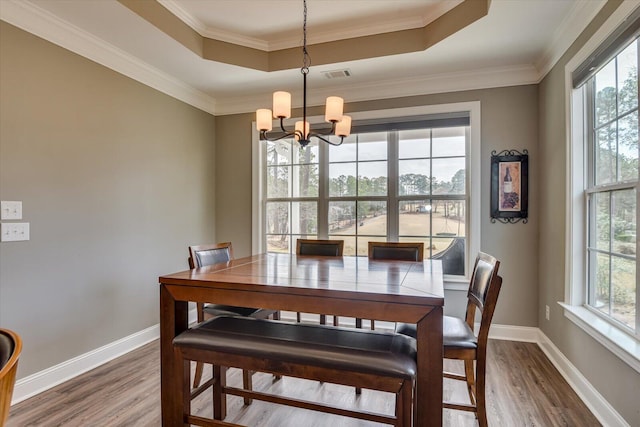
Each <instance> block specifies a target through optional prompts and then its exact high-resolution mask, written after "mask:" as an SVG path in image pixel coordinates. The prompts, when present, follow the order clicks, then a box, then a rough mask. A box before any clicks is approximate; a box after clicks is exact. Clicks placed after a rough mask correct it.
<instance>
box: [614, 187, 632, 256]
mask: <svg viewBox="0 0 640 427" xmlns="http://www.w3.org/2000/svg"><path fill="white" fill-rule="evenodd" d="M611 197H612V200H611V201H612V204H611V205H612V212H611V215H612V221H613V233H614V235H613V252H617V253H620V254H625V255H635V254H636V193H635V191H634V190H623V191H615V192H613V193H612V195H611Z"/></svg>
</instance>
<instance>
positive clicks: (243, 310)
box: [189, 242, 280, 405]
mask: <svg viewBox="0 0 640 427" xmlns="http://www.w3.org/2000/svg"><path fill="white" fill-rule="evenodd" d="M232 259H233V246H232V245H231V242H225V243H216V244H208V245H197V246H189V267H190V268H192V269H193V268H200V267H204V266H207V265H213V264H220V263H225V262H229V261H231V260H232ZM196 310H197V315H198V323H202V322H203V321H205V320H207V319H210V318H212V317H215V316H220V315H227V316H228V315H231V316H247V317H254V318H256V319H266V318H269V317H273V318H274V319H276V320H277V319H279V318H280V316H279V315H280V312H279V311H277V310H266V309H262V308H253V307H236V306H232V305H224V304H204V303H201V302H198V303H196ZM214 369H215V367H214ZM203 370H204V365H203V363H201V362H198V363H196V371H195V374H194V376H193V388H194V391H193V393H192V397H196V396H198V395H199V394H200V393H202V392H203V391H204V390H206V389H207V388H208V387H209V386H210V385H211V383H210V382H207V383H205V384H203V385H202V387H200V381H201V380H202V372H203ZM251 375H252V373H251V372H248V371H243V372H242V378H243V384H244V387H245V389H247V390H250V389H251V387H252V381H251ZM250 403H251V400H250V399H245V404H247V405H248V404H250Z"/></svg>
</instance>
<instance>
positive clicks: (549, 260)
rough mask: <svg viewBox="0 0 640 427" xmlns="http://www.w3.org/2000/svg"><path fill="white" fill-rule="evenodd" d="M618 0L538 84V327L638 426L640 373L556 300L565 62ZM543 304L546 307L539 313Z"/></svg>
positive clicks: (561, 287) (561, 274) (562, 211)
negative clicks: (546, 313)
mask: <svg viewBox="0 0 640 427" xmlns="http://www.w3.org/2000/svg"><path fill="white" fill-rule="evenodd" d="M619 3H620V2H619V1H610V2H608V3H607V4H606V5H605V7H604V8H603V9H602V10H601V12H600V13H599V14H598V16H597V17H596V18H595V19H594V20H593V22H592V23H591V25H590V26H589V27H588V28H587V29H586V30H585V32H584V33H583V34H582V35H581V36H580V38H579V39H578V40H577V41H576V42H575V43H574V45H573V46H572V47H571V48H570V49H569V50H568V51H567V52H566V53H565V55H564V56H563V57H562V58H561V59H560V61H558V63H557V64H556V66H555V67H554V68H553V70H551V72H550V73H549V74H548V75H547V76H546V77H545V79H544V80H543V81H542V82H541V84H540V85H539V86H540V92H539V93H540V95H539V96H540V163H541V164H544V165H546V166H545V173H544V174H541V175H540V180H541V182H540V188H541V191H540V209H539V212H540V251H539V261H538V263H539V271H540V273H539V274H540V277H539V285H538V286H539V289H540V299H539V302H538V313H539V319H540V324H539V327H540V329H542V331H543V332H544V333H545V335H547V336H548V337H549V338H550V339H551V340H552V341H553V343H554V344H555V345H556V346H557V347H558V348H559V349H560V351H562V353H563V354H564V355H565V356H566V357H567V358H568V359H569V360H570V361H571V363H572V364H573V365H574V366H576V367H577V368H578V369H579V370H580V372H581V373H582V374H583V375H584V376H585V377H586V379H587V380H588V381H589V382H590V383H591V384H592V385H593V386H594V387H595V388H596V389H597V391H598V392H599V393H600V394H602V396H603V397H604V398H605V399H606V400H607V401H608V402H609V403H610V404H611V405H612V406H613V407H614V408H615V410H616V411H618V413H619V414H620V415H621V416H623V417H624V419H625V420H626V421H627V422H628V423H629V424H630V425H632V426H640V405H638V402H639V401H638V393H639V391H640V374H639V373H638V372H636V371H635V370H633V369H632V368H630V367H629V366H628V365H627V364H626V363H624V362H622V361H621V360H620V359H619V358H618V357H617V356H615V355H614V354H613V353H611V352H610V351H609V350H608V349H606V348H604V347H603V346H602V345H600V344H599V343H597V342H596V341H595V340H593V339H592V338H591V337H589V336H588V335H587V334H586V333H584V332H583V331H582V329H579V328H578V327H576V326H575V325H574V324H573V323H572V322H570V321H569V320H567V318H565V317H564V315H563V312H562V307H560V306H559V305H558V304H557V302H558V301H564V291H565V264H564V251H565V247H566V242H565V232H566V227H565V215H566V197H567V191H566V186H567V180H566V164H567V152H566V126H567V123H566V120H565V115H566V114H565V84H564V68H565V65H566V64H567V62H568V61H569V60H570V59H571V58H572V57H573V56H574V55H575V54H576V53H577V52H578V51H579V50H580V49H581V48H582V47H583V46H584V44H585V43H586V41H587V40H588V39H589V37H591V36H592V35H593V33H594V32H595V31H596V30H598V28H600V26H601V25H602V24H603V23H604V21H605V20H606V18H607V17H608V16H609V15H610V14H611V13H612V12H613V11H614V10H615V9H616V8H617V6H618V4H619ZM545 305H548V306H549V308H550V309H551V317H550V320H549V321H547V320H545V318H544V314H543V313H544V309H545Z"/></svg>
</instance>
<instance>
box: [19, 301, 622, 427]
mask: <svg viewBox="0 0 640 427" xmlns="http://www.w3.org/2000/svg"><path fill="white" fill-rule="evenodd" d="M282 314H283V316H282V317H283V320H295V315H294V314H293V313H289V312H283V313H282ZM305 316H306V315H305ZM316 317H317V316H316ZM195 320H196V312H195V309H192V310H190V312H189V322H194V321H195ZM303 320H307V318H306V317H305V318H303ZM308 320H312V319H311V318H309V319H308ZM346 320H347V319H345V321H346ZM341 323H342V321H341ZM385 323H388V322H385ZM345 324H349V322H348V321H346V322H345ZM376 325H378V324H377V323H376ZM389 325H392V324H391V323H389ZM385 326H387V325H384V324H381V325H380V328H379V329H382V330H384V329H392V328H386V327H385ZM376 329H378V326H376ZM159 335H160V328H159V325H154V326H151V327H149V328H147V329H145V330H143V331H140V332H137V333H135V334H132V335H129V336H128V337H124V338H122V339H120V340H118V341H115V342H113V343H110V344H107V345H105V346H102V347H100V348H98V349H95V350H93V351H90V352H88V353H85V354H82V355H80V356H78V357H74V358H73V359H70V360H67V361H65V362H63V363H60V364H58V365H55V366H52V367H51V368H48V369H45V370H43V371H40V372H37V373H35V374H33V375H29V376H28V377H25V378H22V379H20V380H18V381H17V382H16V386H15V389H14V392H13V399H12V400H11V404H12V405H13V404H16V403H18V402H21V401H23V400H25V399H28V398H29V397H32V396H35V395H36V394H38V393H41V392H43V391H45V390H48V389H50V388H52V387H55V386H56V385H58V384H60V383H63V382H65V381H68V380H70V379H72V378H74V377H76V376H78V375H80V374H82V373H84V372H87V371H89V370H91V369H94V368H96V367H98V366H100V365H102V364H104V363H107V362H109V361H111V360H113V359H115V358H117V357H119V356H122V355H123V354H126V353H128V352H130V351H132V350H135V349H136V348H138V347H140V346H142V345H144V344H147V343H149V342H151V341H153V340H154V339H157V338H158V337H159ZM489 337H490V338H492V339H499V340H508V341H522V342H533V343H536V344H538V345H539V346H540V348H541V349H542V351H543V352H544V354H545V355H546V356H547V357H548V358H549V360H550V361H551V363H552V364H553V365H554V366H555V367H556V369H558V371H559V372H560V374H561V375H562V377H563V378H564V379H565V380H566V381H567V382H568V383H569V385H570V386H571V388H573V390H574V391H575V392H576V394H577V395H578V396H579V397H580V399H582V401H583V402H584V403H585V405H587V407H588V408H589V409H590V410H591V412H593V414H594V416H595V417H596V418H597V419H598V421H600V423H602V425H603V426H604V427H629V424H628V423H627V422H626V421H625V420H624V418H622V417H621V416H620V414H618V412H616V410H615V409H614V408H613V407H612V406H611V405H610V404H609V402H607V401H606V400H605V399H604V398H603V397H602V395H601V394H600V393H598V391H597V390H596V389H595V388H594V387H593V386H592V385H591V383H589V381H588V380H587V379H586V378H585V377H584V376H583V375H582V374H581V373H580V371H578V369H577V368H576V367H575V366H574V365H573V364H572V363H571V362H570V361H569V359H567V358H566V357H565V356H564V354H562V353H561V352H560V350H559V349H558V348H557V347H556V346H555V345H554V344H553V343H552V342H551V340H550V339H549V338H548V337H547V336H546V335H545V334H544V333H543V332H542V331H541V330H540V329H539V328H535V327H526V326H509V325H497V324H494V325H492V326H491V330H490V332H489Z"/></svg>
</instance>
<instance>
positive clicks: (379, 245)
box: [369, 242, 424, 261]
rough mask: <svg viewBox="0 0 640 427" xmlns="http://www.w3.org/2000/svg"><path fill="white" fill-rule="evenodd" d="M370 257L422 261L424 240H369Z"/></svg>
mask: <svg viewBox="0 0 640 427" xmlns="http://www.w3.org/2000/svg"><path fill="white" fill-rule="evenodd" d="M369 258H371V259H393V260H398V261H422V260H423V259H424V243H423V242H415V243H413V242H400V243H399V242H369Z"/></svg>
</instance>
